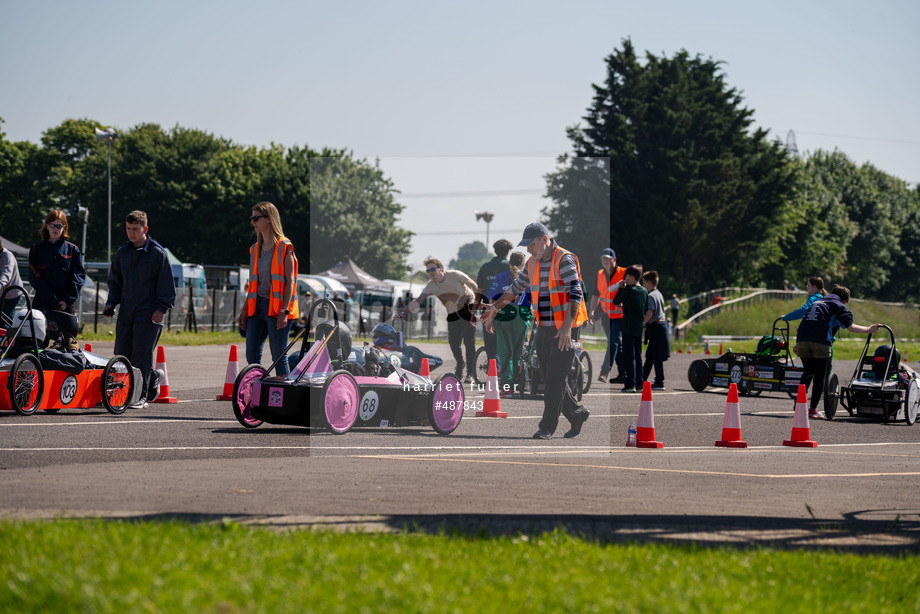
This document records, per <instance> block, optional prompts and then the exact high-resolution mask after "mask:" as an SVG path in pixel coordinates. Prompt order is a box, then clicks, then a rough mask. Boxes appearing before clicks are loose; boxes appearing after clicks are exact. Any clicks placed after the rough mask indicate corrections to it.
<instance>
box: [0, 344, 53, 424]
mask: <svg viewBox="0 0 920 614" xmlns="http://www.w3.org/2000/svg"><path fill="white" fill-rule="evenodd" d="M6 387H7V391H8V392H9V394H10V405H12V406H13V409H14V410H16V413H17V414H21V415H23V416H29V415H32V414H34V413H35V410H36V409H38V406H39V405H40V404H41V402H42V395H43V394H44V391H45V373H44V371H42V366H41V364H39V362H38V358H36V357H35V356H33V355H32V354H22V355H20V356H19V357H18V358H17V359H16V360H15V361H14V362H13V367H12V368H11V369H10V374H9V377H8V378H7V380H6Z"/></svg>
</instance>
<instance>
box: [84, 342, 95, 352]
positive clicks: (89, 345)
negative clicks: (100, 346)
mask: <svg viewBox="0 0 920 614" xmlns="http://www.w3.org/2000/svg"><path fill="white" fill-rule="evenodd" d="M83 351H84V352H92V351H93V344H92V343H87V344H86V345H84V346H83Z"/></svg>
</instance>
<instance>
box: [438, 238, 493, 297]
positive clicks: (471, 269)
mask: <svg viewBox="0 0 920 614" xmlns="http://www.w3.org/2000/svg"><path fill="white" fill-rule="evenodd" d="M487 260H489V250H488V249H487V248H486V245H485V243H483V242H482V241H473V242H471V243H464V244H463V245H461V246H460V249H458V250H457V257H456V258H452V259H451V261H450V262H449V263H448V264H447V268H449V269H456V270H458V271H463V272H464V273H466V274H467V275H469V276H470V277H472V278H473V281H475V280H476V276H477V275H479V267H481V266H482V265H483V263H484V262H486V261H487ZM487 289H488V288H487Z"/></svg>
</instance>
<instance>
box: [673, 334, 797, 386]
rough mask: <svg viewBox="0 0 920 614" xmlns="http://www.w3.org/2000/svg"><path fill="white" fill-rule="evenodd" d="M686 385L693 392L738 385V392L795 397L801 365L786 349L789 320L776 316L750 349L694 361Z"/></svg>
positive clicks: (787, 347) (688, 371) (787, 348)
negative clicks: (749, 350)
mask: <svg viewBox="0 0 920 614" xmlns="http://www.w3.org/2000/svg"><path fill="white" fill-rule="evenodd" d="M687 379H688V380H689V381H690V386H691V387H692V388H693V389H694V390H696V391H697V392H703V391H704V390H706V388H707V387H709V386H712V387H714V388H728V387H730V386H731V385H732V384H735V386H737V387H738V393H739V394H741V395H747V396H757V395H759V394H760V393H762V392H785V393H786V394H788V395H789V396H790V397H792V398H795V396H796V394H797V393H798V389H799V383H800V382H801V379H802V367H801V365H797V364H795V360H794V359H793V358H792V354H791V353H790V351H789V323H788V322H785V321H783V319H782V318H777V319H776V320H775V321H774V322H773V330H772V332H771V334H770V335H765V336H763V337H761V338H760V341H758V343H757V348H756V349H755V350H754V352H732V351H731V350H729V351H728V352H726V353H724V354H722V355H721V356H719V357H717V358H704V359H700V360H695V361H693V362H692V363H691V364H690V368H689V369H688V370H687Z"/></svg>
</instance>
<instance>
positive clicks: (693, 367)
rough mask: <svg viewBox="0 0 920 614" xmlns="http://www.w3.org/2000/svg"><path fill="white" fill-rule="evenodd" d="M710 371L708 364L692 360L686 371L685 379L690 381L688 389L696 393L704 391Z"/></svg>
mask: <svg viewBox="0 0 920 614" xmlns="http://www.w3.org/2000/svg"><path fill="white" fill-rule="evenodd" d="M709 378H710V371H709V363H707V362H706V361H705V360H694V361H693V362H692V363H690V368H689V369H687V379H688V380H690V387H691V388H693V389H694V390H696V391H697V392H703V391H704V390H706V386H708V385H709Z"/></svg>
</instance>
